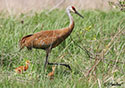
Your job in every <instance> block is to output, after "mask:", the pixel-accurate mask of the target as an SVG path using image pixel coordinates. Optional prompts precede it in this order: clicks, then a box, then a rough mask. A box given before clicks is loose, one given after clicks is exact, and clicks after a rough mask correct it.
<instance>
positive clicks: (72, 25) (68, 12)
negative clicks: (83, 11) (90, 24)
mask: <svg viewBox="0 0 125 88" xmlns="http://www.w3.org/2000/svg"><path fill="white" fill-rule="evenodd" d="M66 12H67V14H68V16H69V20H70V24H69V27H68V30H69V31H72V30H73V28H74V20H73V17H72V16H71V14H70V11H69V10H68V9H67V10H66Z"/></svg>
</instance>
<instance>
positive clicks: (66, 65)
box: [48, 63, 72, 71]
mask: <svg viewBox="0 0 125 88" xmlns="http://www.w3.org/2000/svg"><path fill="white" fill-rule="evenodd" d="M48 65H62V66H65V67H67V68H69V70H70V71H72V69H71V67H70V65H68V64H62V63H48Z"/></svg>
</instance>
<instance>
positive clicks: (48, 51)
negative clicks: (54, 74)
mask: <svg viewBox="0 0 125 88" xmlns="http://www.w3.org/2000/svg"><path fill="white" fill-rule="evenodd" d="M50 51H51V48H48V49H47V50H46V59H45V64H44V70H45V69H46V66H47V64H48V57H49V53H50Z"/></svg>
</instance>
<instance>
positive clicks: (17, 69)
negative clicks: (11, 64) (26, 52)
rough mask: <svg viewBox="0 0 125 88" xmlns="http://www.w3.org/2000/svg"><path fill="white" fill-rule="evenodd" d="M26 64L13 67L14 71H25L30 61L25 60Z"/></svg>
mask: <svg viewBox="0 0 125 88" xmlns="http://www.w3.org/2000/svg"><path fill="white" fill-rule="evenodd" d="M25 63H26V65H25V66H19V67H17V68H16V69H15V72H16V73H22V72H23V71H26V70H27V69H28V68H29V65H30V61H29V60H27V61H26V62H25Z"/></svg>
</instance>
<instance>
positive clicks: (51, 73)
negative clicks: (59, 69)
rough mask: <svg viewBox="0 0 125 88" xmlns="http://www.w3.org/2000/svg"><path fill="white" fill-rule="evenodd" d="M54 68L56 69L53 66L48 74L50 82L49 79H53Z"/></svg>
mask: <svg viewBox="0 0 125 88" xmlns="http://www.w3.org/2000/svg"><path fill="white" fill-rule="evenodd" d="M55 68H56V67H55V66H53V67H52V72H50V73H49V74H48V76H49V77H50V80H51V79H54V73H55Z"/></svg>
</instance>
